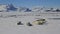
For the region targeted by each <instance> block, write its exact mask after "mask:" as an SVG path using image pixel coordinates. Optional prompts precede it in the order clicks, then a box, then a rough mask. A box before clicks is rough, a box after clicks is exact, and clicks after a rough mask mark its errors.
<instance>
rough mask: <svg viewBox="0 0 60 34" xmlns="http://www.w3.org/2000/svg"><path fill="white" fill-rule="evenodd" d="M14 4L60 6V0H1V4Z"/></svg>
mask: <svg viewBox="0 0 60 34" xmlns="http://www.w3.org/2000/svg"><path fill="white" fill-rule="evenodd" d="M11 3H12V4H13V5H15V6H22V7H33V6H45V7H60V0H0V4H11Z"/></svg>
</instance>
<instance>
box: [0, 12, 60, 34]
mask: <svg viewBox="0 0 60 34" xmlns="http://www.w3.org/2000/svg"><path fill="white" fill-rule="evenodd" d="M11 15H16V16H12V17H11ZM8 16H9V17H8ZM59 17H60V13H39V12H37V13H34V12H21V13H20V12H1V13H0V34H60V20H59V19H50V18H59ZM40 18H45V19H46V21H47V22H46V23H45V24H44V25H33V26H27V25H26V23H28V22H31V23H32V22H33V21H35V20H36V19H40ZM19 21H21V22H22V23H23V24H24V25H17V23H18V22H19Z"/></svg>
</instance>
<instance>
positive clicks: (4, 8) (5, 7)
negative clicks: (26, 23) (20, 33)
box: [0, 4, 60, 12]
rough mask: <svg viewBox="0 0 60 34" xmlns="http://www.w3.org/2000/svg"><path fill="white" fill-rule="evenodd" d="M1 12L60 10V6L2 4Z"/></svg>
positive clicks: (0, 6)
mask: <svg viewBox="0 0 60 34" xmlns="http://www.w3.org/2000/svg"><path fill="white" fill-rule="evenodd" d="M0 12H60V9H58V8H45V7H32V8H31V9H30V8H27V7H15V6H14V5H13V4H8V5H5V4H0Z"/></svg>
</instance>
